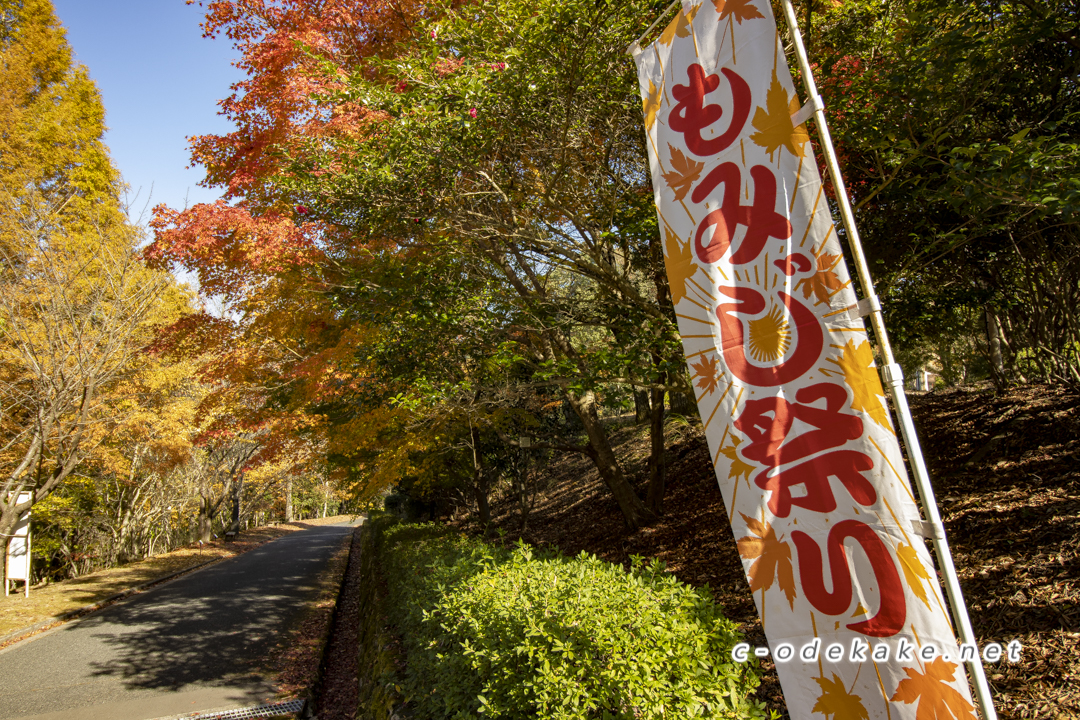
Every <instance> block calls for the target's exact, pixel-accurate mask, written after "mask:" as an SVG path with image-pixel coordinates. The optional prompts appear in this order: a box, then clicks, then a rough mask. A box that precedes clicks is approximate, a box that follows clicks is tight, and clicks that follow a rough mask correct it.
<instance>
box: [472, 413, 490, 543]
mask: <svg viewBox="0 0 1080 720" xmlns="http://www.w3.org/2000/svg"><path fill="white" fill-rule="evenodd" d="M469 434H470V438H471V439H472V453H473V495H474V497H475V498H476V510H477V512H478V513H479V514H480V527H482V528H484V530H485V531H486V530H487V528H488V524H489V523H490V522H491V507H490V506H489V505H488V492H487V491H488V489H487V480H486V478H485V477H484V463H483V457H482V456H481V454H480V429H479V428H477V427H476V426H475V425H472V426H471V428H470V430H469Z"/></svg>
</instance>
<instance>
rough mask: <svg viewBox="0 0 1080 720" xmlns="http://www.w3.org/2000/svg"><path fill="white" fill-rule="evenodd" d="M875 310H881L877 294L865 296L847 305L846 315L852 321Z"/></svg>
mask: <svg viewBox="0 0 1080 720" xmlns="http://www.w3.org/2000/svg"><path fill="white" fill-rule="evenodd" d="M876 312H881V300H880V299H879V298H878V296H877V295H871V296H869V297H865V298H863V299H862V300H860V301H859V302H857V303H855V304H854V305H848V317H849V318H851V319H852V321H855V320H858V319H860V318H864V317H866V316H867V315H870V314H872V313H876Z"/></svg>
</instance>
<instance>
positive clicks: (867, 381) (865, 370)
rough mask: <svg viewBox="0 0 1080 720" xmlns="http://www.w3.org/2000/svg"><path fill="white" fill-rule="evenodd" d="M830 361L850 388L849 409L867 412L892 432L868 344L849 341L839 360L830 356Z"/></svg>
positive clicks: (882, 391)
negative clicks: (839, 370) (841, 372)
mask: <svg viewBox="0 0 1080 720" xmlns="http://www.w3.org/2000/svg"><path fill="white" fill-rule="evenodd" d="M829 362H831V363H833V364H834V365H839V366H840V369H841V370H843V371H844V382H846V383H847V384H848V387H850V388H851V409H852V410H858V411H862V412H864V413H866V414H867V415H869V416H870V417H871V418H872V419H873V421H874V422H876V423H877V424H878V425H880V426H881V427H883V428H885V429H887V430H890V431H891V430H892V424H891V423H889V414H888V411H887V410H886V409H885V403H884V400H885V391H884V390H882V389H881V379H880V378H879V377H878V374H877V368H876V367H874V352H873V351H872V350H871V349H870V343H868V342H867V341H865V340H863V341H862V343H861V344H860V345H859V346H858V347H856V346H855V341H854V340H848V341H847V344H846V345H844V354H843V356H841V358H840V359H839V360H834V359H833V358H829ZM878 398H881V399H880V400H879V399H878Z"/></svg>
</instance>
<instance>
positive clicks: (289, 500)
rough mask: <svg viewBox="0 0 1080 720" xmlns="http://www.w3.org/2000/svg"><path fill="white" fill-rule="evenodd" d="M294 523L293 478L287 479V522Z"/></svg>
mask: <svg viewBox="0 0 1080 720" xmlns="http://www.w3.org/2000/svg"><path fill="white" fill-rule="evenodd" d="M292 521H293V504H292V476H291V475H290V476H289V477H287V478H286V479H285V522H292Z"/></svg>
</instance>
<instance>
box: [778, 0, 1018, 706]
mask: <svg viewBox="0 0 1080 720" xmlns="http://www.w3.org/2000/svg"><path fill="white" fill-rule="evenodd" d="M782 1H783V6H784V17H785V19H786V20H787V25H788V32H789V33H790V36H791V40H792V43H793V44H794V45H795V55H796V56H797V58H798V61H799V67H800V69H801V70H802V76H803V84H804V85H805V88H806V93H807V97H808V105H811V106H812V107H813V108H814V117H815V118H816V119H817V128H818V133H819V135H820V138H821V147H822V150H823V152H824V153H825V161H826V164H827V165H828V166H829V176H830V177H831V178H832V181H833V187H835V188H836V200H837V203H838V204H839V206H840V218H841V220H842V221H843V223H844V230H845V231H846V232H847V238H848V248H849V249H850V250H851V254H852V257H853V259H854V260H855V268H856V272H857V274H858V276H859V283H860V285H861V287H862V291H863V297H864V300H863V301H862V302H860V303H859V304H860V306H861V307H860V310H862V309H864V308H865V310H867V311H869V315H870V324H871V325H872V326H873V328H874V336H875V338H876V339H877V342H878V347H879V348H880V350H881V358H882V361H883V362H882V365H883V367H882V377H883V379H884V381H885V385H886V386H887V387H888V389H889V396H890V397H891V398H892V400H893V407H894V408H895V409H896V415H897V418H898V419H899V421H900V431H901V433H902V434H903V438H904V444H905V445H906V446H907V450H908V459H909V460H910V462H911V469H912V474H913V475H914V477H915V485H916V486H917V487H918V491H919V498H920V500H921V501H922V502H921V504H922V509H923V512H924V513H926V517H927V518H929V522H928V523H923V525H924V528H922V530H923V532H921V533H920V534H921V535H923V536H924V537H929V538H930V539H931V540H932V541H933V543H934V553H935V555H936V556H937V560H938V566H939V567H940V568H941V573H942V576H943V579H944V581H945V590H946V592H947V593H948V595H949V606H950V609H951V610H952V616H953V621H954V622H955V623H956V625H957V626H958V627H959V629H960V640H961V642H962V643H965V644H969V645H971V646H973V647H977V646H976V643H975V633H974V632H973V631H972V629H971V620H970V618H969V617H968V612H967V605H966V604H965V602H964V595H963V592H962V591H961V589H960V581H959V579H958V577H957V575H956V567H955V566H954V565H953V560H952V553H951V552H950V551H949V543H948V541H947V540H946V539H945V528H944V526H943V525H942V523H941V515H940V514H939V513H938V508H937V501H936V500H935V498H934V490H933V488H932V487H931V485H930V475H929V473H928V472H927V470H926V463H925V462H924V460H923V454H922V448H921V447H920V446H919V438H918V436H917V435H916V433H915V425H914V423H913V422H912V419H911V409H910V408H909V407H908V403H907V396H906V395H905V394H904V375H903V372H902V371H901V370H900V365H898V364H897V363H896V360H895V359H894V358H893V353H892V347H891V346H890V345H889V337H888V334H887V333H886V332H885V321H884V318H883V317H882V314H881V303H880V301H879V300H878V297H877V295H876V294H875V293H874V284H873V281H872V280H871V278H870V268H869V266H868V265H867V264H866V257H865V255H864V254H863V249H862V243H861V242H860V240H859V232H858V230H857V229H856V227H855V216H854V214H853V213H852V211H851V204H850V202H849V201H848V195H847V189H846V188H845V187H844V178H843V176H842V175H841V174H840V164H839V162H838V161H837V159H836V150H835V149H834V148H833V144H832V138H831V137H830V135H829V127H828V125H827V124H826V122H825V108H824V103H823V102H822V101H821V96H820V95H819V94H818V91H817V85H816V84H815V83H814V75H813V73H812V72H811V70H810V61H809V59H808V58H807V55H806V47H805V46H804V45H803V41H802V35H801V34H800V33H799V23H798V20H797V19H796V17H795V8H793V7H792V5H791V0H782ZM800 114H802V113H800ZM917 530H918V528H917ZM966 664H967V666H968V669H969V670H970V672H971V676H972V678H973V681H974V682H973V684H974V685H975V695H976V697H977V698H978V701H979V707H980V708H981V709H982V713H983V717H984V718H985V720H997V712H996V711H995V710H994V701H993V699H992V698H991V697H990V685H989V684H988V683H987V681H986V673H985V671H984V670H983V665H982V658H980V657H979V653H978V650H977V649H976V651H975V654H974V657H973V658H972V659H970V660H968V661H966Z"/></svg>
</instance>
